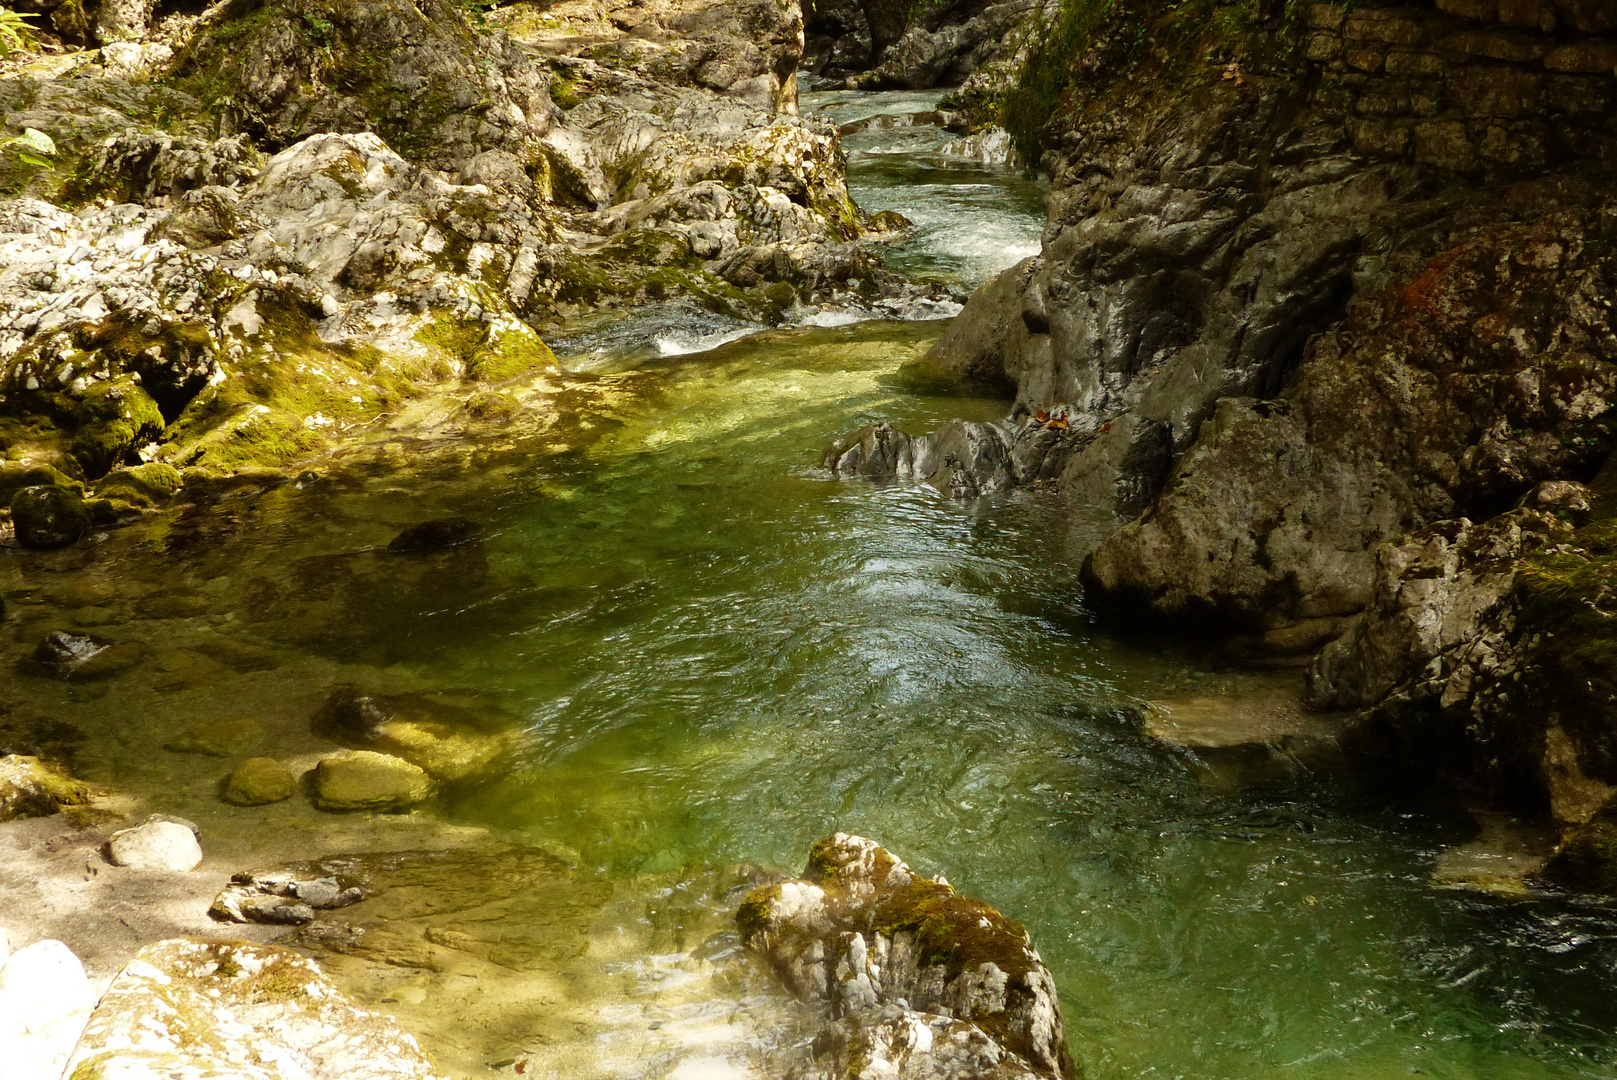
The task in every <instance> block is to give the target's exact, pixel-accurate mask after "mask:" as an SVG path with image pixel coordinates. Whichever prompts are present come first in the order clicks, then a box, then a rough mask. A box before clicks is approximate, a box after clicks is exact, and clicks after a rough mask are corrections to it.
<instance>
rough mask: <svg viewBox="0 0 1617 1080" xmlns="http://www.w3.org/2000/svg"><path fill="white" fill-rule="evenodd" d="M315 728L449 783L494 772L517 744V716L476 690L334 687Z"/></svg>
mask: <svg viewBox="0 0 1617 1080" xmlns="http://www.w3.org/2000/svg"><path fill="white" fill-rule="evenodd" d="M312 726H313V728H314V730H315V731H316V732H317V733H319V734H323V735H325V736H327V737H328V738H331V739H334V740H335V741H337V742H341V743H344V744H345V745H348V746H352V747H355V748H358V749H372V750H379V751H382V752H384V753H388V754H392V755H394V756H396V757H400V758H403V759H404V760H405V761H408V762H410V763H412V764H414V765H417V766H419V767H420V768H421V769H423V770H424V771H425V772H426V773H427V774H428V775H429V776H431V777H432V778H433V779H434V780H439V781H443V782H446V783H454V782H456V781H460V780H466V779H468V778H470V777H473V776H478V775H484V774H487V773H489V772H491V771H493V770H494V769H495V768H496V767H498V766H499V765H500V764H501V763H502V762H503V761H504V760H505V758H507V757H508V756H509V755H510V753H511V752H512V751H513V750H514V749H515V747H516V735H515V728H516V726H517V718H516V717H514V716H512V715H511V714H509V713H507V712H505V711H504V710H503V709H499V708H497V707H494V706H491V705H488V704H487V703H485V702H482V701H481V700H479V699H478V698H477V697H476V696H475V695H468V696H465V697H461V696H458V695H445V694H397V695H391V696H384V695H371V694H362V693H359V692H358V691H357V690H355V689H354V688H352V687H341V688H339V689H337V690H336V691H335V692H334V693H333V694H332V696H331V698H330V699H329V700H328V701H327V703H326V704H325V706H323V707H322V708H321V710H320V712H319V713H318V714H316V716H315V718H314V722H313V725H312Z"/></svg>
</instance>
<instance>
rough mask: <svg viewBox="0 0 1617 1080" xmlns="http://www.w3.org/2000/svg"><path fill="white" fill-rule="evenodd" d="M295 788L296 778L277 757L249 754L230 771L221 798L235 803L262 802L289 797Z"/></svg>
mask: <svg viewBox="0 0 1617 1080" xmlns="http://www.w3.org/2000/svg"><path fill="white" fill-rule="evenodd" d="M297 790H298V782H297V778H296V777H294V776H293V775H292V773H291V771H290V770H288V769H287V767H286V766H285V765H282V764H281V763H280V762H279V761H276V760H275V759H274V758H265V757H256V758H248V759H247V760H246V761H244V762H242V763H241V764H240V765H237V766H236V767H235V768H234V769H232V770H231V771H230V776H229V777H228V778H227V779H226V780H225V790H224V800H225V802H228V803H235V804H236V805H237V806H264V805H266V804H268V803H276V802H281V801H283V800H285V799H290V798H291V797H292V796H293V795H295V794H296V793H297Z"/></svg>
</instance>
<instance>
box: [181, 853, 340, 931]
mask: <svg viewBox="0 0 1617 1080" xmlns="http://www.w3.org/2000/svg"><path fill="white" fill-rule="evenodd" d="M327 869H328V868H327V867H326V866H322V865H319V864H313V865H311V864H302V865H300V866H297V867H291V868H288V869H285V870H252V871H248V872H246V873H240V874H234V875H232V876H231V879H230V884H229V885H227V886H226V887H225V888H224V890H223V891H222V892H220V893H219V896H218V897H217V898H216V899H215V900H214V902H213V906H212V907H211V908H209V909H208V914H209V915H212V916H213V917H214V918H215V919H218V920H220V921H221V922H257V923H272V924H278V925H301V924H303V923H307V922H310V921H311V920H313V919H314V913H315V912H316V911H329V910H331V909H333V908H341V907H347V906H348V905H350V904H357V903H359V902H360V901H361V900H363V899H365V896H366V891H365V888H364V886H362V885H360V884H357V883H356V881H355V879H354V878H353V877H352V876H351V875H349V874H347V873H343V874H342V875H341V876H338V874H336V873H326V870H327Z"/></svg>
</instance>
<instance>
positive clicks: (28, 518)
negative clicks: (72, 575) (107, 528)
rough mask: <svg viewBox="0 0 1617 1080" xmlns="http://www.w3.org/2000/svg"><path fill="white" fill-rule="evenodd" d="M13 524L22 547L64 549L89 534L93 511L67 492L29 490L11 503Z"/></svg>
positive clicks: (81, 500)
mask: <svg viewBox="0 0 1617 1080" xmlns="http://www.w3.org/2000/svg"><path fill="white" fill-rule="evenodd" d="M11 521H12V524H13V525H14V526H15V527H16V530H17V542H18V543H19V544H21V545H22V546H23V547H28V548H41V549H50V548H62V547H67V546H68V545H70V544H76V543H78V541H79V539H80V538H81V537H82V536H84V534H85V533H87V532H89V531H90V510H89V508H88V507H87V506H86V505H85V501H84V499H82V498H81V497H79V496H78V495H75V494H74V493H73V492H71V491H69V490H68V489H66V488H61V487H55V486H50V487H45V486H39V487H27V488H23V489H22V490H21V491H19V492H17V494H16V495H15V496H14V497H13V498H12V500H11Z"/></svg>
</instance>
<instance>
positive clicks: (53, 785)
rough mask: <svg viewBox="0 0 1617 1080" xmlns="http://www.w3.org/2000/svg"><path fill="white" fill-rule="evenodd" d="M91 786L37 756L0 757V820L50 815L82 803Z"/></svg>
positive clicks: (15, 755) (86, 800)
mask: <svg viewBox="0 0 1617 1080" xmlns="http://www.w3.org/2000/svg"><path fill="white" fill-rule="evenodd" d="M89 801H90V789H89V787H88V786H86V785H85V784H83V783H81V782H79V781H77V780H74V779H73V778H72V777H70V776H68V775H67V774H66V773H64V772H62V771H61V770H60V769H58V768H56V767H55V766H53V765H50V764H48V763H46V762H44V761H41V760H40V759H39V758H37V757H30V756H26V755H22V754H11V755H8V756H6V757H0V821H10V820H12V819H13V818H23V817H49V816H50V815H51V814H54V813H56V811H58V810H60V809H61V808H62V807H64V806H83V805H84V804H86V803H88V802H89Z"/></svg>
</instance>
